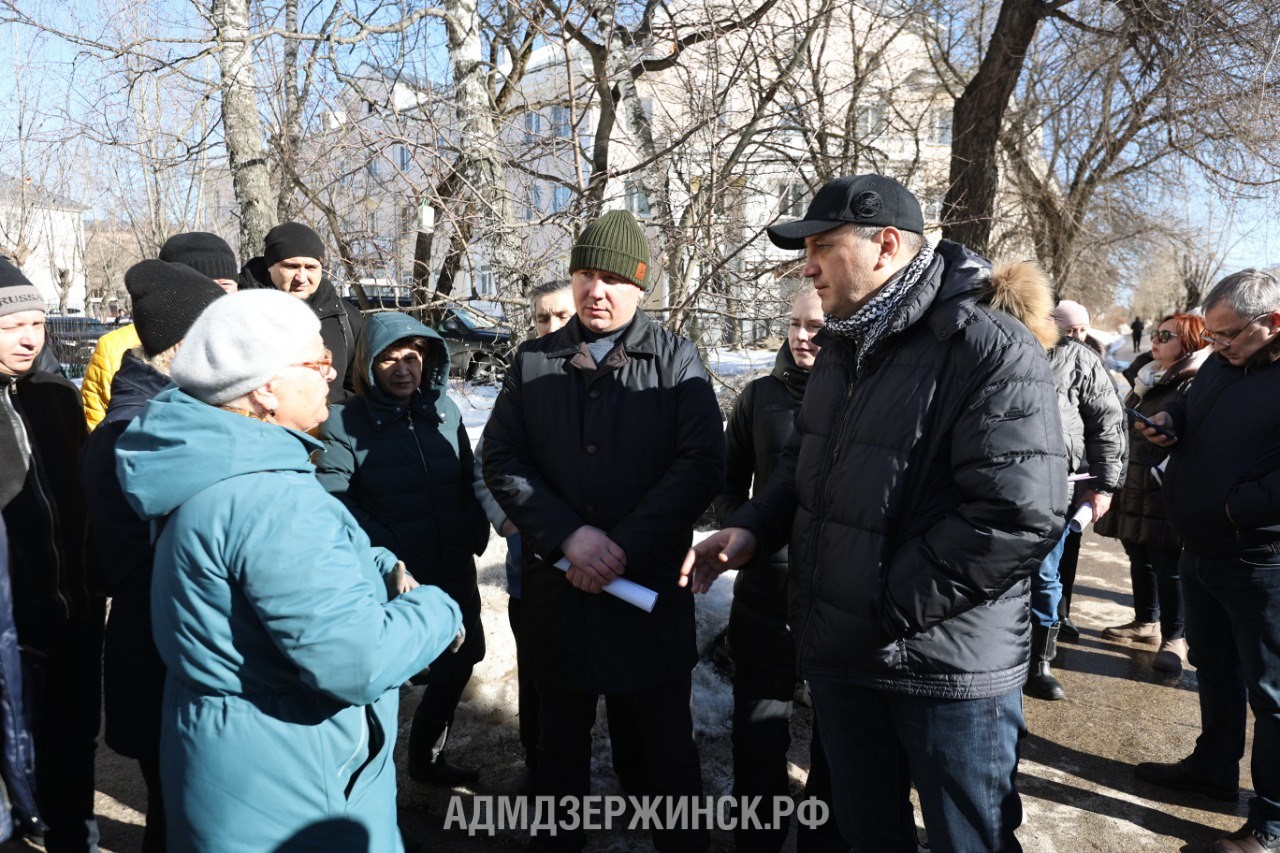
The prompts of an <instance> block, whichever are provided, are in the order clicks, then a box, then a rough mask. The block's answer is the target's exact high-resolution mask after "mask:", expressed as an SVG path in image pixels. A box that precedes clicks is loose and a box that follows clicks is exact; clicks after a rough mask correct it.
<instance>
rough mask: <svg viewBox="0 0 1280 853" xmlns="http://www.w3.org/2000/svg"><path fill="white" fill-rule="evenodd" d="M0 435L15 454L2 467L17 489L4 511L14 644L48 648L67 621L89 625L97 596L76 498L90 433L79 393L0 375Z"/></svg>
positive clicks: (44, 378)
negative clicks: (84, 446) (9, 555)
mask: <svg viewBox="0 0 1280 853" xmlns="http://www.w3.org/2000/svg"><path fill="white" fill-rule="evenodd" d="M0 431H3V433H4V435H3V437H2V438H0V441H2V442H3V444H4V445H7V446H9V447H16V448H18V451H17V453H16V454H14V455H12V456H9V455H7V454H6V458H5V459H4V461H3V463H2V464H3V466H4V472H3V473H4V476H5V478H6V482H9V479H8V478H9V477H11V476H16V477H17V480H16V481H17V482H21V483H22V488H21V490H20V491H19V492H18V494H17V495H16V496H15V497H14V498H13V499H12V500H11V501H9V503H8V504H7V505H6V506H5V507H4V519H5V524H6V525H7V526H8V528H9V545H10V549H11V552H12V559H11V562H10V573H11V575H12V580H13V612H14V617H15V619H16V620H17V625H18V638H19V639H20V640H21V642H22V644H23V645H24V646H30V647H32V648H34V649H38V650H39V649H45V648H48V647H49V646H50V644H51V642H52V640H53V638H54V636H55V635H56V634H57V632H59V631H61V630H63V628H62V626H63V625H64V624H65V622H67V621H69V620H84V619H90V618H91V617H92V616H93V613H94V607H93V604H92V601H93V599H95V598H97V597H100V595H101V590H100V589H99V588H98V580H97V566H96V559H95V555H94V554H93V553H92V549H91V548H90V547H89V541H88V539H89V536H88V525H87V522H86V519H85V510H84V500H83V498H82V497H81V494H80V476H79V471H78V468H77V466H78V463H79V459H80V447H81V445H82V444H83V443H84V440H85V437H86V435H87V429H86V427H85V422H84V410H83V409H82V408H80V397H79V395H78V394H77V393H76V387H75V386H74V385H72V384H71V383H70V382H68V381H67V380H66V379H64V378H62V377H61V376H55V375H53V374H49V373H43V372H41V371H36V370H32V371H28V372H27V373H24V374H23V375H22V376H20V377H17V378H16V379H15V378H14V377H12V376H8V375H5V374H0ZM23 469H25V470H23Z"/></svg>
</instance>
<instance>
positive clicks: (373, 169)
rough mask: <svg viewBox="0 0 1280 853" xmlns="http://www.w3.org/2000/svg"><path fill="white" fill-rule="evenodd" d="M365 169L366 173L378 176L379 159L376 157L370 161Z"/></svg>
mask: <svg viewBox="0 0 1280 853" xmlns="http://www.w3.org/2000/svg"><path fill="white" fill-rule="evenodd" d="M364 168H365V171H366V172H368V173H369V174H370V175H377V174H378V158H377V157H374V158H373V159H372V160H370V161H369V162H368V163H366V164H365V167H364Z"/></svg>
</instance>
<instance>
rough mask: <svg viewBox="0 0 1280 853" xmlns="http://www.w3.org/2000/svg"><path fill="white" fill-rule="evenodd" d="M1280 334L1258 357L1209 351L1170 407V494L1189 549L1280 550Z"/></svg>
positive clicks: (1215, 552) (1225, 552) (1218, 552)
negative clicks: (1239, 358)
mask: <svg viewBox="0 0 1280 853" xmlns="http://www.w3.org/2000/svg"><path fill="white" fill-rule="evenodd" d="M1277 357H1280V338H1278V339H1277V340H1276V342H1275V344H1274V345H1273V346H1272V347H1270V348H1269V351H1267V352H1263V353H1259V354H1258V357H1257V358H1255V360H1254V361H1253V363H1251V364H1248V365H1245V366H1242V367H1235V366H1233V365H1232V364H1231V363H1230V362H1228V361H1227V360H1226V359H1224V358H1222V357H1221V356H1218V355H1214V356H1210V357H1209V359H1208V360H1207V361H1206V362H1205V364H1204V366H1203V367H1201V368H1200V372H1199V373H1198V374H1196V381H1195V382H1193V383H1191V389H1190V391H1189V393H1188V394H1187V396H1186V397H1181V398H1178V399H1176V400H1174V401H1173V402H1172V403H1170V404H1169V406H1168V407H1167V408H1166V409H1165V411H1167V412H1168V413H1169V414H1170V415H1172V416H1173V421H1174V431H1175V432H1176V433H1177V435H1178V443H1177V444H1176V445H1174V448H1173V455H1172V457H1171V458H1170V460H1169V466H1168V472H1167V475H1166V477H1165V489H1166V490H1167V491H1166V494H1165V498H1166V500H1167V501H1168V503H1169V508H1170V510H1171V511H1172V515H1173V523H1174V526H1175V527H1177V529H1178V532H1179V533H1180V534H1182V541H1183V544H1184V545H1185V547H1186V549H1187V550H1188V551H1191V552H1192V553H1193V554H1201V555H1205V556H1234V555H1238V554H1247V553H1258V552H1265V553H1273V554H1274V553H1280V406H1276V405H1273V404H1271V403H1270V402H1269V401H1274V400H1276V399H1278V398H1280V361H1276V360H1272V359H1276V358H1277Z"/></svg>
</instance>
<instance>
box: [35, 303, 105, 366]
mask: <svg viewBox="0 0 1280 853" xmlns="http://www.w3.org/2000/svg"><path fill="white" fill-rule="evenodd" d="M115 328H116V327H115V326H109V325H107V324H106V323H103V322H102V321H101V320H95V319H93V318H92V317H86V316H84V315H83V314H66V315H56V314H55V315H51V316H49V317H46V318H45V321H44V333H45V346H47V347H50V348H51V349H52V350H53V352H54V354H55V355H57V357H58V361H60V362H61V363H62V368H63V370H64V371H66V374H67V376H68V377H70V378H72V379H79V378H80V377H82V376H84V369H85V368H86V367H87V366H88V365H89V359H90V357H91V356H92V355H93V350H94V348H95V347H97V346H98V338H100V337H102V336H103V335H105V334H106V333H107V332H110V331H112V330H113V329H115Z"/></svg>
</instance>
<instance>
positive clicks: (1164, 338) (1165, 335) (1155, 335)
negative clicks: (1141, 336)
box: [1151, 329, 1178, 344]
mask: <svg viewBox="0 0 1280 853" xmlns="http://www.w3.org/2000/svg"><path fill="white" fill-rule="evenodd" d="M1177 336H1178V333H1177V332H1171V331H1169V330H1168V329H1160V330H1159V331H1156V332H1152V333H1151V342H1152V343H1156V342H1159V343H1162V344H1167V343H1169V341H1171V340H1173V339H1174V338H1176V337H1177Z"/></svg>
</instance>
